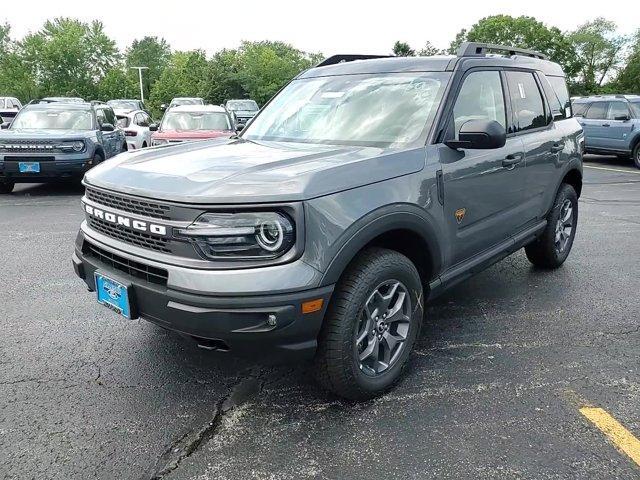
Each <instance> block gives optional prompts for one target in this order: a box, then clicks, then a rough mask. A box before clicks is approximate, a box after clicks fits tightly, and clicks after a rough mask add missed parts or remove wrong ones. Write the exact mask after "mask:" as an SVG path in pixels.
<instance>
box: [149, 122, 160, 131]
mask: <svg viewBox="0 0 640 480" xmlns="http://www.w3.org/2000/svg"><path fill="white" fill-rule="evenodd" d="M149 130H150V131H152V132H157V131H158V124H157V123H152V124H151V125H149Z"/></svg>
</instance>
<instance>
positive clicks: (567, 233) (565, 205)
mask: <svg viewBox="0 0 640 480" xmlns="http://www.w3.org/2000/svg"><path fill="white" fill-rule="evenodd" d="M572 233H573V205H572V203H571V200H569V199H566V200H565V201H564V202H562V206H561V207H560V216H559V217H558V221H557V222H556V237H555V247H556V252H557V253H562V252H564V250H565V249H566V248H567V245H568V244H569V240H571V235H572Z"/></svg>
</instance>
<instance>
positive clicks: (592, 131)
mask: <svg viewBox="0 0 640 480" xmlns="http://www.w3.org/2000/svg"><path fill="white" fill-rule="evenodd" d="M607 106H608V103H607V102H602V101H599V102H593V103H592V104H591V106H590V107H589V108H588V110H587V111H586V113H585V115H584V117H582V118H581V119H580V125H582V129H583V130H584V142H585V147H586V148H587V149H597V150H599V149H603V148H605V149H606V148H607V147H606V144H607V142H606V138H607V134H608V132H607V130H606V127H604V126H603V124H604V123H605V121H606V118H607Z"/></svg>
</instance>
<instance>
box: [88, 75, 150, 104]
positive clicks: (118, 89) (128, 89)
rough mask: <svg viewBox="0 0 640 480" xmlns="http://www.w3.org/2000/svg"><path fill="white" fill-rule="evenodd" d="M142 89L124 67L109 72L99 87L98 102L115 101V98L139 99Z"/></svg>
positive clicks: (99, 83) (101, 80)
mask: <svg viewBox="0 0 640 480" xmlns="http://www.w3.org/2000/svg"><path fill="white" fill-rule="evenodd" d="M139 96H140V87H139V85H138V82H136V81H135V80H134V79H133V78H132V77H131V75H130V74H129V72H128V71H127V70H125V69H124V68H123V67H116V68H112V69H111V70H109V71H108V72H107V73H106V75H105V76H104V77H102V79H100V82H98V85H97V99H98V100H103V101H107V100H113V99H115V98H138V97H139Z"/></svg>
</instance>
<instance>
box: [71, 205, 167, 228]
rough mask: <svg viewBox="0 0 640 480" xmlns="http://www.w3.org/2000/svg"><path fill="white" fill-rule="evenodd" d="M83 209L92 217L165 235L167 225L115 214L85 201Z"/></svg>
mask: <svg viewBox="0 0 640 480" xmlns="http://www.w3.org/2000/svg"><path fill="white" fill-rule="evenodd" d="M82 205H83V208H84V211H85V212H87V214H89V215H91V216H92V217H96V218H99V219H100V220H104V221H106V222H109V223H113V224H114V225H121V226H123V227H127V228H132V229H134V230H138V231H140V232H147V233H153V234H154V235H160V236H166V235H167V227H165V226H163V225H157V224H155V223H150V222H145V221H142V220H135V219H133V218H129V217H123V216H122V215H116V214H115V213H112V212H107V211H105V210H101V209H99V208H95V207H92V206H91V205H87V204H85V203H83V204H82Z"/></svg>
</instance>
